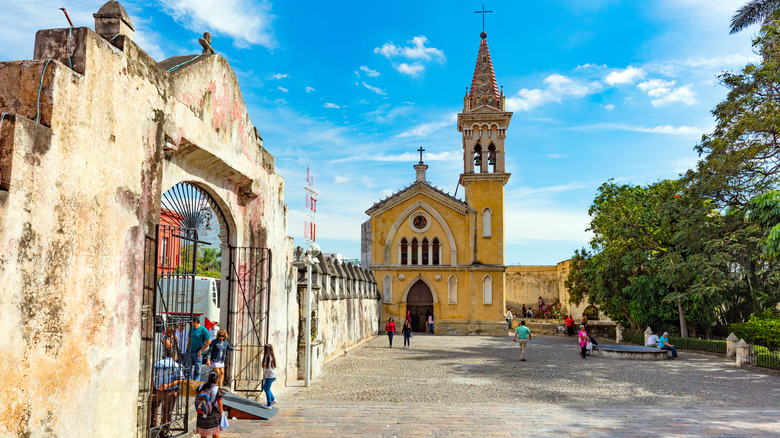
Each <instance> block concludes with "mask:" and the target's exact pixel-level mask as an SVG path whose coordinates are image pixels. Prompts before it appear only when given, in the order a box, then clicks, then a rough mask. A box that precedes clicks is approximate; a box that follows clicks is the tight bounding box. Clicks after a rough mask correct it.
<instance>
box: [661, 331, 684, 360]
mask: <svg viewBox="0 0 780 438" xmlns="http://www.w3.org/2000/svg"><path fill="white" fill-rule="evenodd" d="M658 348H660V349H661V350H666V351H671V352H672V359H679V357H677V349H676V348H674V345H672V344H670V343H669V333H667V332H664V334H663V336H661V337H660V338H659V339H658Z"/></svg>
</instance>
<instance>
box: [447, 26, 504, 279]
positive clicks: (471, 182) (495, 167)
mask: <svg viewBox="0 0 780 438" xmlns="http://www.w3.org/2000/svg"><path fill="white" fill-rule="evenodd" d="M480 37H481V39H482V40H481V42H480V44H479V53H478V54H477V64H476V66H475V67H474V75H473V77H472V79H471V87H470V88H469V89H468V91H467V93H466V95H465V96H464V97H463V112H461V113H460V114H458V131H460V132H461V133H462V134H463V173H462V174H461V176H460V184H461V185H462V186H463V188H464V189H465V197H466V203H467V204H468V205H469V206H470V207H471V208H473V209H474V210H475V211H476V215H475V217H474V219H473V222H472V226H473V227H474V228H473V229H474V230H475V232H472V233H471V237H470V246H471V249H472V263H476V264H484V265H504V263H505V261H504V256H505V251H504V185H505V184H506V183H507V181H509V176H510V174H509V173H506V168H505V160H504V158H505V155H506V149H505V147H504V140H505V139H506V130H507V128H508V127H509V122H510V120H511V119H512V113H511V112H507V111H505V97H504V90H503V87H502V88H501V89H500V91H499V87H498V84H497V82H496V75H495V73H494V71H493V62H492V61H491V59H490V50H488V44H487V33H485V32H484V31H483V32H482V33H481V34H480Z"/></svg>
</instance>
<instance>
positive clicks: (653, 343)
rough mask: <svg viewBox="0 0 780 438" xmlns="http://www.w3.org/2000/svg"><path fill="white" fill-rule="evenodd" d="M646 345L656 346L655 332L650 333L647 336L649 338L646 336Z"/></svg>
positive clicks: (656, 336)
mask: <svg viewBox="0 0 780 438" xmlns="http://www.w3.org/2000/svg"><path fill="white" fill-rule="evenodd" d="M646 345H647V346H648V347H657V346H658V335H656V334H655V333H653V334H652V335H650V337H649V338H647V343H646Z"/></svg>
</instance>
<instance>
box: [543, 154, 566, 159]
mask: <svg viewBox="0 0 780 438" xmlns="http://www.w3.org/2000/svg"><path fill="white" fill-rule="evenodd" d="M568 156H569V154H547V158H552V159H553V160H556V159H558V158H566V157H568Z"/></svg>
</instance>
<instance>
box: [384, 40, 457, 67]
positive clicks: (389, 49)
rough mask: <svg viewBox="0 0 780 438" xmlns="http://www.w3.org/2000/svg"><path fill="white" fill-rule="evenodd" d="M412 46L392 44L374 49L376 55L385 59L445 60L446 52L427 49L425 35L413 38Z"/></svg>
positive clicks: (431, 48)
mask: <svg viewBox="0 0 780 438" xmlns="http://www.w3.org/2000/svg"><path fill="white" fill-rule="evenodd" d="M409 42H410V43H412V45H411V46H408V47H401V46H396V45H395V44H393V43H392V42H389V43H385V44H384V45H383V46H382V47H377V48H375V49H374V53H379V54H381V55H383V56H384V57H385V58H388V59H390V58H394V57H403V58H406V59H422V60H430V59H433V60H436V61H439V62H443V61H444V60H445V57H444V52H443V51H441V50H439V49H437V48H435V47H425V44H426V43H427V42H428V38H426V37H424V36H423V35H420V36H416V37H414V38H412V40H411V41H409Z"/></svg>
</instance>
